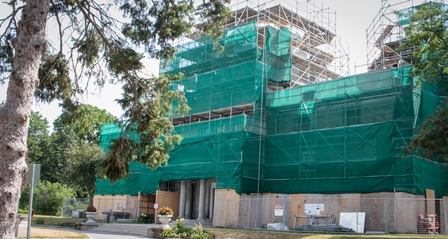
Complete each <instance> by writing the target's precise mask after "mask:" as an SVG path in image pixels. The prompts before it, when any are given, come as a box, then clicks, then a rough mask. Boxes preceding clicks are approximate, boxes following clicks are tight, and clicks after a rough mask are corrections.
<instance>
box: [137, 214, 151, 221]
mask: <svg viewBox="0 0 448 239" xmlns="http://www.w3.org/2000/svg"><path fill="white" fill-rule="evenodd" d="M137 223H145V224H150V223H154V215H147V214H144V213H142V214H140V216H139V217H138V218H137Z"/></svg>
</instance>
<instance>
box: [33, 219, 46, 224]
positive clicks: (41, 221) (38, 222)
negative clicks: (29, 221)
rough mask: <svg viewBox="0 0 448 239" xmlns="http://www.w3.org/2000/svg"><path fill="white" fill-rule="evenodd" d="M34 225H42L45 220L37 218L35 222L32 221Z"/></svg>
mask: <svg viewBox="0 0 448 239" xmlns="http://www.w3.org/2000/svg"><path fill="white" fill-rule="evenodd" d="M34 223H36V224H38V225H43V224H44V223H45V219H43V218H37V219H36V220H34Z"/></svg>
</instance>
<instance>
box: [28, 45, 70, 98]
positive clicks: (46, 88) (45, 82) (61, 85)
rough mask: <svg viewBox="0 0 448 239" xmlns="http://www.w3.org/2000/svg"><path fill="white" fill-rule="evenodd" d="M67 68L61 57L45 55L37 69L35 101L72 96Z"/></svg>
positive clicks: (65, 61) (64, 60)
mask: <svg viewBox="0 0 448 239" xmlns="http://www.w3.org/2000/svg"><path fill="white" fill-rule="evenodd" d="M69 71H70V69H69V66H68V62H67V60H66V59H64V57H63V56H61V55H49V54H46V55H44V56H43V57H42V62H41V65H40V67H39V80H40V82H39V84H38V85H37V89H36V92H35V96H36V99H38V100H39V101H42V102H47V103H49V102H52V101H53V100H63V99H67V98H69V97H70V96H71V95H72V85H71V84H72V83H71V79H70V77H69Z"/></svg>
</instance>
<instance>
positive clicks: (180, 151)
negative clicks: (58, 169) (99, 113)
mask: <svg viewBox="0 0 448 239" xmlns="http://www.w3.org/2000/svg"><path fill="white" fill-rule="evenodd" d="M260 31H263V32H265V33H266V35H265V36H266V38H265V39H262V38H258V37H257V34H259V32H260ZM290 38H291V33H290V32H289V30H287V29H282V30H279V29H275V28H273V27H271V26H264V27H261V28H260V26H257V25H256V24H255V23H249V24H245V25H241V26H237V27H234V28H231V29H228V30H226V32H225V37H224V38H223V39H222V40H221V44H223V45H224V46H225V50H224V51H223V52H221V53H218V52H216V51H215V50H213V43H212V42H211V41H210V40H208V39H203V40H194V41H190V42H189V43H186V44H184V45H181V46H179V52H178V53H177V55H176V59H175V60H174V61H172V62H168V63H167V64H166V65H165V67H164V68H163V69H162V70H161V72H163V73H166V74H169V73H177V72H184V73H185V76H186V78H185V79H184V80H182V81H180V82H176V83H174V84H173V86H172V87H173V89H177V90H180V91H183V92H185V95H186V96H187V99H188V104H189V106H190V107H191V108H192V110H191V111H190V113H189V114H195V113H200V112H207V111H213V110H216V109H223V108H227V107H232V106H238V105H244V104H253V105H254V108H255V112H254V115H253V116H246V115H240V116H234V117H229V118H221V119H215V120H210V121H204V122H199V123H191V124H186V125H180V126H176V127H175V129H174V133H178V134H180V135H182V136H183V138H184V140H183V141H182V144H181V145H179V146H176V148H175V149H174V150H173V151H172V152H171V153H170V157H171V158H170V159H169V164H168V165H167V166H164V167H162V168H158V169H157V170H150V169H149V168H148V167H146V166H143V165H141V164H138V163H132V164H131V171H132V173H131V175H130V176H129V177H128V178H126V179H123V180H120V181H118V182H117V183H115V184H110V182H109V181H108V180H104V181H103V180H100V179H98V180H97V194H131V195H136V194H138V192H141V193H144V194H152V193H155V191H156V190H157V189H158V186H159V182H160V181H176V180H187V179H206V178H216V188H223V189H235V190H236V191H237V192H238V193H253V192H262V193H263V192H271V193H288V194H293V193H369V192H396V191H399V192H408V193H413V194H425V189H426V188H430V189H433V190H435V191H436V195H437V196H442V195H447V194H448V174H447V173H446V172H445V171H446V170H447V168H446V167H445V166H444V165H442V164H438V163H434V162H430V161H428V160H425V159H422V158H418V157H416V156H412V155H411V156H408V155H407V154H406V152H405V151H404V149H403V147H406V146H407V145H408V144H409V142H410V139H411V138H412V136H413V135H415V134H416V133H417V132H418V130H417V129H418V126H419V125H420V124H421V123H422V122H423V120H424V119H426V118H427V117H429V116H430V115H431V113H432V112H434V110H435V109H436V107H437V106H438V105H440V104H441V102H442V99H443V95H446V93H445V91H444V90H443V89H444V87H443V86H442V85H431V86H424V87H422V88H414V87H413V84H414V81H415V79H413V77H411V76H410V74H409V71H410V68H409V67H404V68H395V69H388V70H383V71H377V72H372V73H366V74H362V75H356V76H350V77H345V78H340V79H337V80H332V81H328V82H322V83H319V84H313V85H306V86H301V87H297V88H291V89H286V90H281V91H277V92H269V93H268V92H266V86H267V82H268V81H273V82H288V81H291V57H290V56H291V52H290V47H289V46H290ZM260 39H261V40H260ZM119 134H120V128H118V127H117V126H116V125H113V124H110V125H105V126H103V127H102V129H101V146H102V147H103V149H105V150H107V147H108V145H109V144H110V140H111V139H114V138H116V137H118V136H119ZM133 137H137V136H136V135H134V136H133Z"/></svg>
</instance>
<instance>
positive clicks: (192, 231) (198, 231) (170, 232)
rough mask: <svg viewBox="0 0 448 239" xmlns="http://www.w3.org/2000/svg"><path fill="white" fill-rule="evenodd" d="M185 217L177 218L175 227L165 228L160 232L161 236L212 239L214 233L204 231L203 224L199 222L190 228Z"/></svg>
mask: <svg viewBox="0 0 448 239" xmlns="http://www.w3.org/2000/svg"><path fill="white" fill-rule="evenodd" d="M183 221H184V219H183V218H182V219H177V220H176V222H175V223H174V224H173V228H169V227H168V228H164V229H163V231H162V233H161V234H160V238H170V237H173V238H189V239H212V238H213V235H212V234H211V233H208V232H204V229H203V228H202V224H201V223H198V224H196V226H195V227H193V228H189V227H187V226H185V224H184V222H183Z"/></svg>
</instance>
